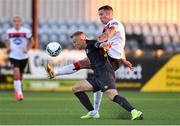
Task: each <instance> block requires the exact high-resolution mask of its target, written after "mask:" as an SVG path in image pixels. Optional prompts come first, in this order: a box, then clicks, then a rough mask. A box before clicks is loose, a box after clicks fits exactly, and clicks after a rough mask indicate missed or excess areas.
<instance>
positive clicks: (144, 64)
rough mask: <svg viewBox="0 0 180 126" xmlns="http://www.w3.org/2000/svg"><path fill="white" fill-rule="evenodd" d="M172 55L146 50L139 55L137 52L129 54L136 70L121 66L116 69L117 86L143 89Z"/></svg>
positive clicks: (129, 58)
mask: <svg viewBox="0 0 180 126" xmlns="http://www.w3.org/2000/svg"><path fill="white" fill-rule="evenodd" d="M171 57H172V55H171V54H164V53H162V54H161V55H159V54H158V52H145V53H143V54H141V55H139V56H138V55H137V54H136V53H133V54H129V55H128V58H127V59H128V60H129V61H131V62H132V64H133V66H134V70H133V71H131V70H130V69H129V68H127V67H125V66H124V65H122V66H120V68H119V69H118V70H117V71H116V78H117V87H118V88H128V89H141V88H142V87H143V85H144V84H146V82H147V81H148V80H149V79H150V78H152V76H153V75H155V73H157V71H159V70H160V68H162V66H163V65H164V64H165V63H166V62H167V61H168V60H169V59H170V58H171Z"/></svg>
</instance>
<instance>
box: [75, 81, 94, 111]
mask: <svg viewBox="0 0 180 126" xmlns="http://www.w3.org/2000/svg"><path fill="white" fill-rule="evenodd" d="M92 89H93V87H92V85H91V84H89V83H88V81H86V80H82V81H80V82H78V83H77V84H75V85H74V86H73V88H72V91H73V92H74V94H75V95H76V97H77V98H78V99H79V101H80V102H81V103H82V104H83V106H84V107H85V108H86V109H87V110H88V111H92V110H94V108H93V106H92V104H91V102H90V100H89V97H88V96H87V94H86V93H85V91H89V90H92Z"/></svg>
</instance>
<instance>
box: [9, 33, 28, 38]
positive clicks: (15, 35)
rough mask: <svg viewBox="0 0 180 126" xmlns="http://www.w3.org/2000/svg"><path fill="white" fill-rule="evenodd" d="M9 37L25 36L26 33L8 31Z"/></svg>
mask: <svg viewBox="0 0 180 126" xmlns="http://www.w3.org/2000/svg"><path fill="white" fill-rule="evenodd" d="M8 35H9V38H16V37H26V33H24V32H19V33H9V34H8Z"/></svg>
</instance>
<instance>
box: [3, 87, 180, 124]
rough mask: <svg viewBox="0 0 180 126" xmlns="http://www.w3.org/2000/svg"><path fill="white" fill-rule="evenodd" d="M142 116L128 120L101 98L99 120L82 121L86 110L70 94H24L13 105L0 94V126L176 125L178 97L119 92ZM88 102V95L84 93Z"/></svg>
mask: <svg viewBox="0 0 180 126" xmlns="http://www.w3.org/2000/svg"><path fill="white" fill-rule="evenodd" d="M120 94H121V95H122V96H124V97H126V98H127V99H128V100H129V101H130V102H131V103H132V104H133V105H134V106H136V107H137V108H138V109H140V110H141V111H142V112H143V114H144V120H135V121H131V120H130V114H129V113H128V112H126V111H125V110H123V109H122V107H120V106H119V105H117V104H115V103H113V102H110V101H109V100H108V99H107V98H106V96H103V100H102V104H101V109H100V114H101V118H100V119H96V120H92V119H88V120H82V119H80V118H79V117H80V116H81V115H83V114H86V112H87V111H86V110H85V109H84V108H83V107H82V106H81V104H80V103H79V101H78V100H77V99H76V97H75V96H74V95H73V93H72V92H25V93H24V95H25V100H23V101H20V102H17V101H15V99H14V97H13V96H12V92H1V93H0V125H7V124H8V125H16V124H17V125H20V124H21V125H25V124H26V125H34V124H37V125H41V124H42V125H55V124H57V125H66V124H67V125H71V124H73V125H125V124H127V125H140V124H143V125H145V124H162V125H165V124H169V125H171V124H180V93H140V92H135V91H123V92H120ZM88 95H89V96H90V97H91V100H92V93H88Z"/></svg>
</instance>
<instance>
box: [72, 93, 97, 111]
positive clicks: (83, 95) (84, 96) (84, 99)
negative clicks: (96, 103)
mask: <svg viewBox="0 0 180 126" xmlns="http://www.w3.org/2000/svg"><path fill="white" fill-rule="evenodd" d="M74 94H75V95H76V96H77V97H78V99H79V101H80V102H81V103H82V104H83V105H84V107H85V108H86V109H87V110H88V111H92V110H94V108H93V106H92V104H91V102H90V100H89V97H88V96H87V94H86V93H85V92H76V93H74Z"/></svg>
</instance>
